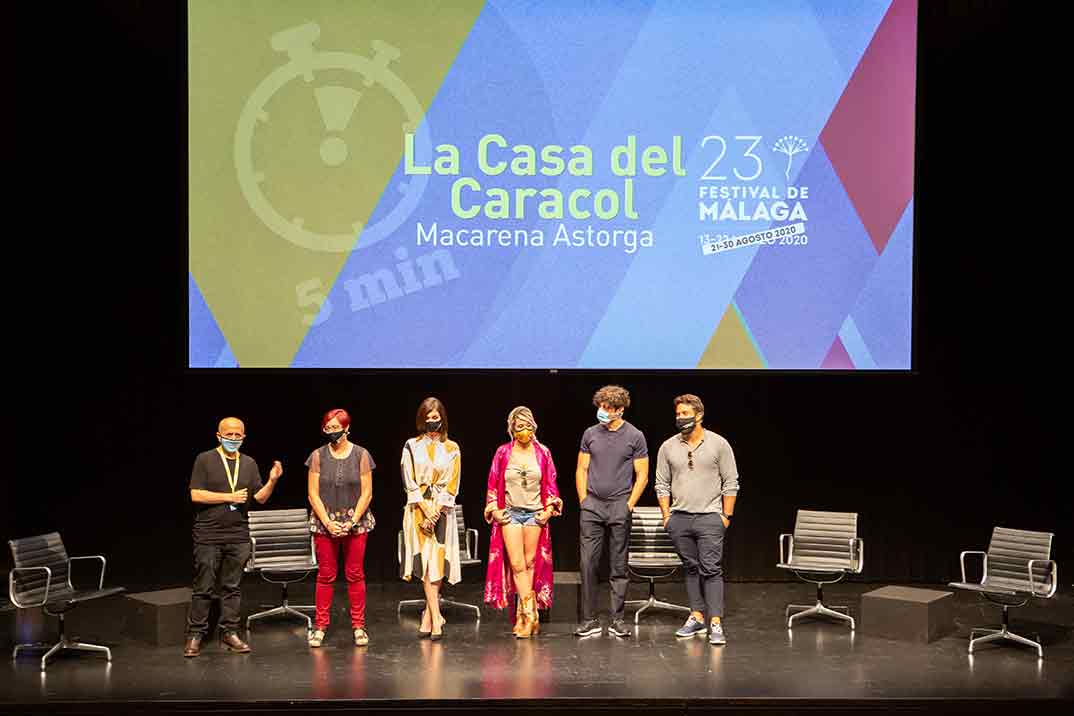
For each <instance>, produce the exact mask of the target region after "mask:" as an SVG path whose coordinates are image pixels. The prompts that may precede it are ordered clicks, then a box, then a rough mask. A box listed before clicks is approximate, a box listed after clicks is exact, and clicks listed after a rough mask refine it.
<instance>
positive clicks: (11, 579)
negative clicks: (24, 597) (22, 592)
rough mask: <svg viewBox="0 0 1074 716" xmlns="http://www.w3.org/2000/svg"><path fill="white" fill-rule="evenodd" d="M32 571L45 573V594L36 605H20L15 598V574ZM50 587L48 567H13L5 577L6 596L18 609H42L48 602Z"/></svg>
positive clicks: (50, 574) (50, 576)
mask: <svg viewBox="0 0 1074 716" xmlns="http://www.w3.org/2000/svg"><path fill="white" fill-rule="evenodd" d="M34 569H43V570H44V571H45V594H44V595H43V596H42V597H41V601H40V602H38V603H36V604H22V603H20V602H19V600H18V599H16V598H15V572H29V571H31V570H34ZM51 586H52V570H51V569H49V568H48V567H15V568H14V569H12V570H11V571H10V572H8V575H7V596H8V599H10V600H11V603H12V604H14V605H15V606H16V607H18V608H19V609H27V608H30V607H43V606H45V603H46V602H48V590H49V588H50V587H51Z"/></svg>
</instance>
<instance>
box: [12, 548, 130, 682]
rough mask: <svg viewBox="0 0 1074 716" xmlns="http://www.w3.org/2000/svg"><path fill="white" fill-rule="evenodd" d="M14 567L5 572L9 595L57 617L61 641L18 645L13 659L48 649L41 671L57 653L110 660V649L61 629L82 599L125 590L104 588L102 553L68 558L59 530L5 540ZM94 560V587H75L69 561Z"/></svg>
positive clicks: (14, 600)
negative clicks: (96, 563) (97, 564)
mask: <svg viewBox="0 0 1074 716" xmlns="http://www.w3.org/2000/svg"><path fill="white" fill-rule="evenodd" d="M8 545H9V546H10V547H11V556H12V558H13V559H14V561H15V568H14V569H12V570H11V572H10V573H9V574H8V597H9V598H10V599H11V603H12V604H14V605H15V606H16V607H18V608H19V609H33V608H36V607H41V608H42V611H44V613H45V614H48V615H49V616H54V617H58V618H59V620H60V640H59V641H58V642H56V643H55V644H51V645H50V644H45V643H38V644H18V645H17V646H16V647H15V650H14V651H13V652H12V654H11V658H12V659H17V658H18V657H19V652H20V651H23V650H29V649H48V651H46V652H45V654H44V656H42V657H41V671H44V670H45V667H46V666H47V665H48V660H49V659H50V658H51V657H52V656H54V655H55V654H57V653H58V652H61V651H65V650H70V651H90V652H97V653H101V654H104V655H105V658H106V659H108V661H111V660H112V650H111V649H109V648H108V647H106V646H99V645H97V644H86V643H84V642H80V641H71V640H69V639H68V638H67V635H66V633H65V631H64V614H65V613H66V612H68V611H70V610H72V609H74V608H75V607H76V606H78V605H79V604H81V603H82V602H88V601H90V600H93V599H100V598H101V597H108V596H111V595H113V594H119V593H121V592H123V591H124V589H123V587H109V588H108V589H105V588H104V570H105V567H106V565H107V560H105V558H104V557H103V556H101V555H91V556H85V557H68V556H67V550H66V549H65V548H64V546H63V539H62V538H61V537H60V535H59V533H58V532H50V533H49V534H44V535H37V536H36V537H24V538H22V539H13V540H10V541H8ZM84 559H96V560H100V562H101V572H100V574H99V575H98V577H97V588H96V589H76V588H75V587H74V585H73V584H72V583H71V563H72V562H75V561H78V560H84Z"/></svg>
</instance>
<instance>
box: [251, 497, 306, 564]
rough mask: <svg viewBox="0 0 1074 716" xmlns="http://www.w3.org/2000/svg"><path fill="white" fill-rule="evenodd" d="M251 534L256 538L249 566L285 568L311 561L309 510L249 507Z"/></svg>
mask: <svg viewBox="0 0 1074 716" xmlns="http://www.w3.org/2000/svg"><path fill="white" fill-rule="evenodd" d="M250 537H252V538H253V539H254V540H255V548H254V554H253V558H252V559H251V560H250V563H249V565H248V566H247V568H248V569H251V570H254V569H264V570H269V571H271V570H273V569H286V568H288V567H294V566H301V565H303V564H308V563H310V562H311V561H312V560H313V558H314V553H313V548H312V546H311V544H312V542H311V533H310V524H309V513H307V512H306V510H305V509H303V508H298V509H293V510H251V511H250Z"/></svg>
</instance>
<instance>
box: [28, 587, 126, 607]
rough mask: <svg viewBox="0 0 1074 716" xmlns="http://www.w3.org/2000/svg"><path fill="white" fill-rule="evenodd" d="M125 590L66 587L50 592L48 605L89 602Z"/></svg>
mask: <svg viewBox="0 0 1074 716" xmlns="http://www.w3.org/2000/svg"><path fill="white" fill-rule="evenodd" d="M125 591H126V589H124V588H123V587H108V588H107V589H83V590H77V589H76V590H71V589H67V588H66V587H64V588H63V589H62V590H59V591H55V592H53V591H50V592H49V595H48V604H47V606H49V607H54V606H57V605H64V604H78V603H79V602H88V601H90V600H91V599H100V598H101V597H110V596H112V595H113V594H121V593H123V592H125Z"/></svg>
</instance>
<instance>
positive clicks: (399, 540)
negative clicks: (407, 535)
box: [395, 530, 403, 564]
mask: <svg viewBox="0 0 1074 716" xmlns="http://www.w3.org/2000/svg"><path fill="white" fill-rule="evenodd" d="M395 554H396V557H397V558H398V559H399V564H402V563H403V530H399V532H398V533H397V534H396V540H395Z"/></svg>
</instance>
